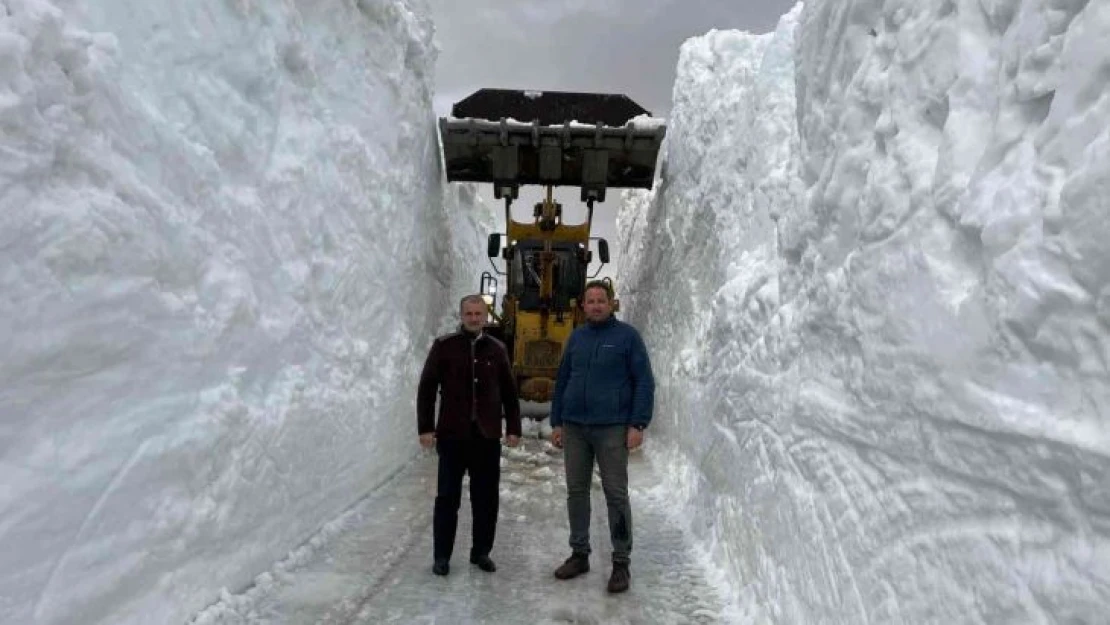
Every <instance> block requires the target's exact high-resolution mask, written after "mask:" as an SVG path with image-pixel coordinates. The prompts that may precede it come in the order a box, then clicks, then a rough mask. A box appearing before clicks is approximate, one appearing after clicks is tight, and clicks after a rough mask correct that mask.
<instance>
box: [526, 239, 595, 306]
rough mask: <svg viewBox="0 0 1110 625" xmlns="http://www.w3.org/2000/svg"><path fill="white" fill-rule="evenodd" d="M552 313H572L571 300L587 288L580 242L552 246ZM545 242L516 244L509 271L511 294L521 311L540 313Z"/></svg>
mask: <svg viewBox="0 0 1110 625" xmlns="http://www.w3.org/2000/svg"><path fill="white" fill-rule="evenodd" d="M552 252H554V254H555V257H554V263H553V266H552V272H551V277H552V285H551V287H552V297H551V302H550V303H549V306H550V309H551V310H552V311H556V312H559V311H563V312H565V311H569V310H570V300H571V299H573V298H577V297H578V296H579V294H580V293H581V292H582V288H583V287H584V286H585V278H586V276H585V272H586V266H585V263H583V262H582V260H581V247H580V246H579V245H578V244H577V243H555V244H554V245H552ZM542 255H543V243H542V242H540V241H521V242H520V243H518V244H517V245H516V250H515V252H514V253H513V257H512V260H511V263H512V267H511V270H510V272H509V291H510V292H511V293H513V294H515V295H516V296H517V298H518V302H519V306H520V309H521V310H533V311H534V310H540V309H541V308H542V306H543V303H544V302H542V301H541V298H540V285H541V283H542V280H543V256H542Z"/></svg>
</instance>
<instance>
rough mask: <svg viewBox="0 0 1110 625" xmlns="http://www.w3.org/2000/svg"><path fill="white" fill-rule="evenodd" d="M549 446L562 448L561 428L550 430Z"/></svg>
mask: <svg viewBox="0 0 1110 625" xmlns="http://www.w3.org/2000/svg"><path fill="white" fill-rule="evenodd" d="M551 444H552V445H554V446H556V447H558V448H559V449H562V448H563V426H558V427H553V428H551Z"/></svg>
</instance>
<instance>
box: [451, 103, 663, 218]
mask: <svg viewBox="0 0 1110 625" xmlns="http://www.w3.org/2000/svg"><path fill="white" fill-rule="evenodd" d="M439 126H440V136H441V139H442V142H443V157H444V166H445V168H446V172H447V180H448V181H450V182H492V183H493V184H494V192H495V194H496V196H497V197H502V196H504V195H507V196H509V197H516V194H517V188H518V187H519V185H527V184H533V185H554V186H577V187H581V188H582V199H583V200H587V199H595V200H598V201H604V199H605V190H606V188H609V187H613V188H641V189H650V188H652V184H653V183H654V178H655V162H656V159H657V158H658V155H659V148H660V146H661V145H662V142H663V137H664V135H665V134H666V126H665V125H664V124H663V123H662V120H659V119H655V118H652V117H650V113H649V112H648V111H647V110H645V109H643V108H642V107H640V106H639V105H638V104H636V103H635V102H633V101H632V100H630V99H629V98H628V97H626V96H623V95H611V94H597V93H572V92H561V91H545V92H536V91H518V90H511V89H481V90H479V91H476V92H475V93H473V94H472V95H470V96H469V97H467V98H466V99H464V100H461V101H459V102H457V103H455V105H454V107H453V108H452V110H451V116H450V117H444V118H441V119H440V121H439Z"/></svg>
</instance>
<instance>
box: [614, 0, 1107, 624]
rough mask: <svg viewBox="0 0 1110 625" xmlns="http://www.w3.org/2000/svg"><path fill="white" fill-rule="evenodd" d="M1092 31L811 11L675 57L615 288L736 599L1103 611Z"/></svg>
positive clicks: (932, 8) (1097, 108)
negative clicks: (662, 144)
mask: <svg viewBox="0 0 1110 625" xmlns="http://www.w3.org/2000/svg"><path fill="white" fill-rule="evenodd" d="M1106 32H1110V6H1108V5H1107V4H1106V3H1094V2H1092V3H1087V2H1084V1H1081V0H1080V1H1076V2H1069V1H1063V0H1026V1H1023V2H1016V3H1005V2H1001V3H1000V2H991V3H967V2H953V1H950V0H914V1H912V2H911V1H909V0H906V1H887V2H881V1H879V0H847V1H844V2H831V1H817V2H812V3H809V4H808V5H807V6H806V7H805V9H804V10H802V9H801V7H798V8H796V9H795V10H794V11H793V12H791V13H790V14H789V15H787V16H785V17H784V19H783V21H782V22H781V24H780V26H779V28H778V30H777V31H776V32H775V33H773V34H769V35H762V36H751V35H747V34H743V33H735V32H728V33H725V32H714V33H710V34H708V35H706V36H704V37H701V38H697V39H694V40H691V41H689V42H687V44H686V45H685V46H684V47H683V49H682V53H681V57H680V61H679V68H678V82H677V83H676V85H675V106H674V111H673V115H672V119H671V123H670V128H669V130H668V139H667V146H666V162H665V165H664V166H663V171H662V173H663V181H662V183H661V184H660V185H659V186H658V187H657V189H656V191H655V193H654V194H653V195H642V194H629V195H627V196H626V205H625V206H624V208H623V209H622V213H621V216H620V220H619V228H620V231H621V234H622V246H623V247H624V254H627V256H622V258H623V259H624V260H623V261H622V265H621V271H620V274H619V275H618V281H617V285H618V287H619V290H620V291H621V293H619V294H620V295H621V296H622V307H623V308H624V309H625V310H626V311H627V312H626V315H627V317H628V318H629V319H630V320H631V321H632V322H633V323H635V324H637V325H639V326H640V327H642V328H643V329H644V330H645V331H646V339H647V341H648V343H649V345H650V347H651V348H652V353H653V357H654V365H655V368H656V372H657V376H658V379H659V382H660V384H659V389H658V395H657V396H658V405H657V409H658V414H659V417H658V426H657V428H658V430H657V434H656V436H655V437H654V442H655V446H656V448H657V449H656V452H657V454H658V456H657V458H658V460H659V461H661V462H664V463H666V464H668V465H670V468H671V472H670V473H671V476H672V477H671V482H672V483H671V484H670V487H671V488H672V489H673V490H674V492H676V493H677V494H678V497H679V498H680V500H682V501H683V502H684V503H685V504H686V506H685V507H686V509H687V510H688V516H689V518H690V519H691V520H690V525H691V529H692V530H693V531H694V532H695V533H697V534H698V535H699V536H700V537H701V538H702V539H703V541H704V544H705V545H706V547H707V550H708V552H709V553H711V554H712V556H713V558H714V559H715V561H716V562H717V563H719V564H721V565H722V566H723V567H725V569H726V570H727V572H728V573H729V574H730V577H731V578H732V579H733V580H734V583H735V588H734V589H733V590H734V597H735V598H736V600H737V604H738V607H739V608H740V609H741V610H742V611H743V612H744V613H745V614H746V616H747V617H750V618H753V619H756V620H757V621H760V622H766V621H770V622H780V623H844V624H848V623H853V624H855V623H866V622H884V623H887V622H905V623H1001V622H1046V623H1047V622H1067V623H1072V622H1075V623H1078V622H1084V623H1086V622H1099V621H1100V620H1101V619H1102V612H1103V610H1104V609H1105V606H1106V605H1108V604H1110V488H1108V487H1107V483H1108V477H1110V426H1108V423H1107V418H1108V417H1107V415H1110V371H1108V362H1110V314H1108V312H1107V311H1108V310H1110V252H1108V251H1107V248H1106V246H1105V245H1103V244H1101V243H1100V241H1104V240H1105V239H1106V238H1107V236H1108V235H1110V217H1108V215H1110V212H1108V211H1107V209H1106V199H1105V198H1106V197H1107V196H1108V192H1110V158H1108V157H1110V123H1108V122H1110V93H1108V90H1110V82H1107V80H1106V76H1107V75H1110V48H1108V47H1107V46H1105V45H1103V43H1102V39H1103V38H1104V35H1105V33H1106ZM795 42H796V43H795ZM795 76H796V78H795ZM795 91H796V94H795ZM661 440H670V441H673V444H670V443H665V444H660V443H659V441H661ZM645 540H646V538H645Z"/></svg>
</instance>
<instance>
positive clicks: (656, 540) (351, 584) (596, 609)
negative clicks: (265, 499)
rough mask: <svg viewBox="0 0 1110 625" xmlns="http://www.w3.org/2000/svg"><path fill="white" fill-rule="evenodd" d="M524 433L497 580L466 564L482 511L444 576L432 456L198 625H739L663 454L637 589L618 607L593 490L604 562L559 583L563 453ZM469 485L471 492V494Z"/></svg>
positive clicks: (642, 535) (641, 502) (506, 458)
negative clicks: (437, 560)
mask: <svg viewBox="0 0 1110 625" xmlns="http://www.w3.org/2000/svg"><path fill="white" fill-rule="evenodd" d="M540 434H541V432H540V430H539V429H538V427H537V426H536V425H535V424H534V423H533V422H531V421H526V422H525V438H524V440H523V442H522V444H521V446H520V447H518V448H516V449H509V448H504V449H503V451H502V474H501V509H500V516H499V520H498V526H497V541H496V543H495V545H494V550H493V553H492V554H490V555H491V557H492V558H493V560H494V562H496V563H497V567H498V570H497V572H495V573H493V574H490V573H485V572H482V571H480V570H479V569H478V568H477V567H475V566H473V565H471V564H470V563H469V562H468V560H467V553H468V551H469V547H470V504H469V500H468V499H467V497H466V495H464V497H463V502H462V507H461V509H460V511H459V529H458V537H457V539H456V541H455V555H454V557H453V558H452V561H451V573H450V575H449V576H447V577H437V576H435V575H433V574H432V571H431V564H432V556H431V553H432V527H431V523H432V515H431V513H432V501H433V498H434V497H435V484H436V460H435V454H434V453H432V452H428V453H426V454H424V455H422V456H421V457H420V458H418V459H417V460H416V461H415V462H413V463H412V464H410V465H409V466H408V467H406V468H405V469H404V470H403V471H401V472H400V473H399V474H398V475H396V476H395V477H394V478H393V479H391V480H390V482H389V483H388V484H386V485H385V486H384V487H383V488H381V489H379V490H378V491H377V492H376V493H375V494H374V495H372V496H371V497H369V498H367V499H366V500H364V501H363V502H361V503H360V504H359V505H358V506H356V507H355V509H353V510H351V511H350V512H348V513H347V514H345V515H344V516H343V517H342V518H340V519H337V520H336V521H335V522H333V523H331V524H329V526H328V527H327V528H325V530H323V531H322V532H321V533H320V535H319V536H318V537H316V538H315V539H314V540H313V541H310V544H309V545H306V546H305V547H303V548H302V549H300V550H298V551H297V552H294V554H291V555H290V557H289V558H288V559H287V560H286V561H284V562H281V563H278V564H277V565H276V566H275V567H274V571H272V572H270V573H266V574H263V575H261V576H259V578H258V580H257V581H256V583H255V585H254V586H253V587H252V588H250V589H248V590H247V591H245V592H244V593H242V594H240V595H229V594H225V596H224V597H223V599H222V600H221V601H220V602H219V603H218V604H217V605H214V606H212V607H210V608H208V609H207V610H205V611H203V612H201V613H200V614H199V615H197V617H196V618H195V619H194V620H193V623H195V624H196V625H217V624H219V625H232V624H234V625H243V624H252V625H262V624H267V625H270V624H273V625H277V624H289V625H300V624H318V625H339V624H342V625H356V624H357V625H371V624H375V625H376V624H379V623H398V624H401V623H404V624H420V623H436V624H444V625H447V624H455V623H458V624H464V623H498V624H500V623H506V624H511V623H520V624H525V623H527V624H533V623H547V624H554V623H589V624H602V623H627V624H640V623H642V624H644V625H648V624H651V625H664V624H678V623H719V622H727V621H728V620H730V619H728V618H727V616H726V615H725V614H724V613H723V612H722V602H721V599H720V593H718V592H717V590H716V589H715V588H714V587H713V586H712V585H711V584H710V583H709V581H708V580H707V574H706V571H705V570H704V569H703V567H702V565H701V564H700V562H701V560H700V559H699V558H697V557H696V556H695V555H693V554H692V553H691V550H690V549H689V547H688V546H687V544H686V543H685V540H684V537H683V533H682V531H681V530H680V529H679V526H678V525H677V524H676V522H675V520H674V519H672V518H671V517H670V516H669V512H668V507H667V501H666V494H665V493H664V492H662V491H661V489H660V488H659V487H658V486H656V485H657V484H658V483H659V479H658V476H657V473H656V472H657V469H656V468H655V467H653V465H652V463H651V460H650V445H649V446H648V447H647V451H646V452H644V453H636V454H633V456H632V459H631V460H630V463H629V464H630V466H629V490H630V494H631V497H632V506H633V519H634V536H635V547H634V549H633V554H632V569H631V570H632V587H631V589H630V590H629V591H628V592H627V593H624V594H621V595H609V594H608V593H607V592H606V590H605V583H606V581H607V580H608V576H609V562H608V559H609V553H610V545H609V537H608V525H607V523H606V518H605V500H604V496H603V494H602V492H601V485H600V481H599V480H598V479H597V475H596V473H595V476H594V488H593V501H592V503H593V505H592V510H593V521H592V523H591V526H590V531H591V541H592V544H593V549H594V553H593V555H592V556H591V559H590V564H591V570H590V572H589V573H587V574H585V575H583V576H581V577H579V578H577V579H573V580H570V581H559V580H556V579H555V578H554V577H553V575H552V571H553V570H554V569H555V567H557V566H558V565H559V564H560V563H562V561H563V559H564V558H566V556H567V555H569V547H568V546H567V521H566V488H565V486H564V480H563V461H562V455H561V452H560V451H559V450H557V449H555V448H553V447H552V446H551V445H550V444H549V443H547V442H546V440H544V439H541V438H540ZM465 490H466V485H465V484H464V492H465Z"/></svg>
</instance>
